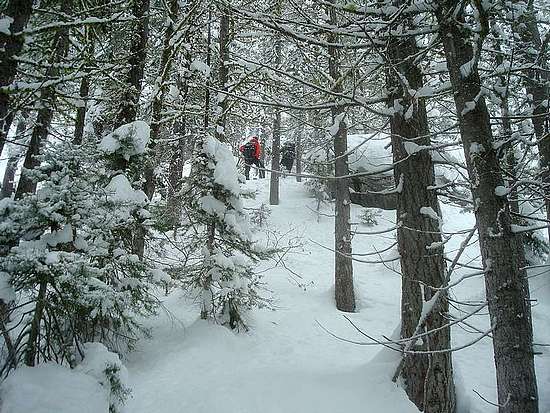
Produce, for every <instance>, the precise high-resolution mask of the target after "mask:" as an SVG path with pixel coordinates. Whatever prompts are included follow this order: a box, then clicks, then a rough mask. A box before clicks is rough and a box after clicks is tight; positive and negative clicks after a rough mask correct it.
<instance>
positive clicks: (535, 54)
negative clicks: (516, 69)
mask: <svg viewBox="0 0 550 413" xmlns="http://www.w3.org/2000/svg"><path fill="white" fill-rule="evenodd" d="M518 3H519V1H517V0H516V1H513V2H512V7H513V5H514V4H518ZM521 3H523V5H525V1H522V2H521ZM514 23H515V27H514V29H515V31H516V32H517V33H519V35H520V40H521V44H520V45H519V47H517V48H516V50H517V53H518V54H519V57H520V59H523V61H522V62H521V63H522V64H523V66H524V67H525V69H524V70H523V79H524V84H525V90H526V92H527V95H528V96H530V99H529V103H530V106H531V108H530V109H531V110H530V111H531V113H532V117H531V120H532V122H533V128H534V129H535V136H536V138H537V146H538V150H539V165H540V170H541V180H542V184H543V186H544V194H545V206H546V218H547V219H549V220H550V115H549V112H548V111H549V107H548V102H549V101H550V73H548V72H547V70H545V69H547V68H545V67H544V66H545V65H546V56H547V53H546V52H545V51H543V42H542V39H541V36H540V31H539V28H538V25H537V20H536V13H535V10H534V1H532V0H531V1H529V2H528V6H527V9H526V10H525V12H524V13H523V14H522V15H521V16H519V18H515V19H514ZM545 47H548V45H546V46H545ZM548 234H549V236H550V225H549V226H548Z"/></svg>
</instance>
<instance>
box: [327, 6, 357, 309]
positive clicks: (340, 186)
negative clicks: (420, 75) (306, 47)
mask: <svg viewBox="0 0 550 413" xmlns="http://www.w3.org/2000/svg"><path fill="white" fill-rule="evenodd" d="M330 2H331V3H332V4H335V0H331V1H330ZM327 14H328V15H329V17H330V24H331V25H332V26H334V27H336V26H337V25H338V21H337V17H336V9H335V7H334V6H331V5H328V6H327ZM328 41H329V42H330V43H337V42H338V35H336V34H335V33H334V32H329V35H328ZM328 54H329V73H330V77H331V78H332V81H333V82H334V83H333V86H332V91H333V92H335V93H342V91H343V86H342V81H343V80H342V79H341V75H340V51H339V50H338V48H336V47H334V46H329V47H328ZM344 116H345V108H344V107H343V106H340V105H334V106H333V107H332V119H333V122H334V123H335V124H337V126H338V131H337V132H336V134H335V135H334V156H335V159H336V160H335V165H334V176H335V177H336V183H335V187H336V188H335V193H336V194H335V195H336V199H335V212H336V217H335V219H334V249H335V259H334V294H335V299H336V308H338V309H339V310H341V311H347V312H353V311H355V293H354V288H353V261H352V256H351V226H350V205H351V201H350V195H349V178H345V177H346V176H347V175H349V168H348V156H347V155H346V153H347V149H348V142H347V139H348V130H347V126H346V122H345V121H344Z"/></svg>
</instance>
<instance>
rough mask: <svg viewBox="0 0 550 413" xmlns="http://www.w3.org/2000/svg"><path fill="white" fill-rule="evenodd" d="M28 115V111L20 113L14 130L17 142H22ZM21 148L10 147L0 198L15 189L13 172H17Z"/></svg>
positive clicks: (7, 195) (5, 196)
mask: <svg viewBox="0 0 550 413" xmlns="http://www.w3.org/2000/svg"><path fill="white" fill-rule="evenodd" d="M29 116H30V114H29V112H28V111H23V112H22V113H21V118H20V119H19V122H18V123H17V130H16V132H15V138H16V139H17V140H18V141H19V142H24V139H23V138H22V137H23V134H24V133H25V131H26V129H27V120H28V117H29ZM22 152H23V151H22V150H21V148H10V155H9V157H8V162H7V164H6V170H5V171H4V178H3V180H2V191H1V192H0V199H2V198H9V197H11V195H12V194H13V192H14V190H15V173H16V172H17V164H18V163H19V160H20V159H21V154H22Z"/></svg>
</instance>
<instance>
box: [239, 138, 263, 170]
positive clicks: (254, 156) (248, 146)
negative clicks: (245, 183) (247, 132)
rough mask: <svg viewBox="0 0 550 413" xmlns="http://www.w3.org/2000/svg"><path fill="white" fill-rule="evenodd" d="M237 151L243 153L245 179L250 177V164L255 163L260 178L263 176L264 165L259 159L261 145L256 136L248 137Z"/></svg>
mask: <svg viewBox="0 0 550 413" xmlns="http://www.w3.org/2000/svg"><path fill="white" fill-rule="evenodd" d="M239 151H240V152H241V153H242V154H243V158H244V175H245V177H246V179H247V180H249V179H250V166H251V165H255V166H256V167H258V171H259V172H260V178H265V169H264V168H265V166H264V164H263V162H262V161H261V160H260V155H261V153H262V147H261V146H260V142H259V141H258V137H257V136H253V137H252V138H250V140H249V141H248V142H246V143H245V144H244V145H241V147H240V148H239Z"/></svg>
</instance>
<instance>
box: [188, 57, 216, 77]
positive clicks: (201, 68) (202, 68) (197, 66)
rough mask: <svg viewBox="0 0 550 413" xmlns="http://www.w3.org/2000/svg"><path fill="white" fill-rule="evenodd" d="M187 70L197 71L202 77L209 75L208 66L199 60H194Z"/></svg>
mask: <svg viewBox="0 0 550 413" xmlns="http://www.w3.org/2000/svg"><path fill="white" fill-rule="evenodd" d="M189 68H190V69H191V70H192V71H197V72H200V73H202V74H203V75H204V76H209V75H210V71H211V69H210V66H208V65H207V64H206V63H204V62H203V61H201V60H199V59H195V60H193V61H192V62H191V65H190V66H189Z"/></svg>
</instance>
